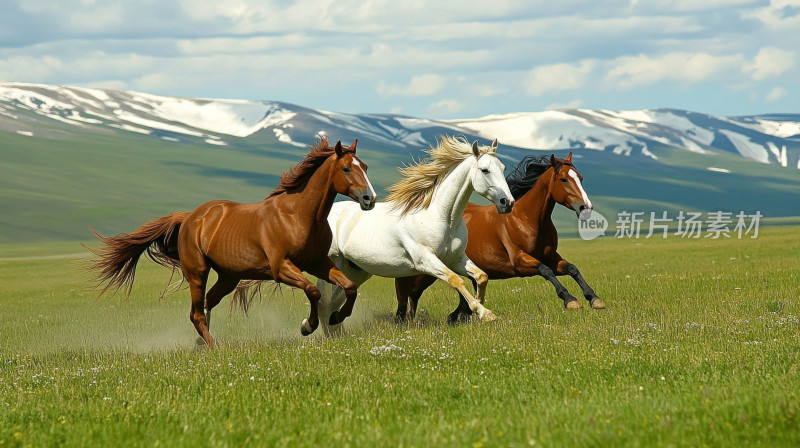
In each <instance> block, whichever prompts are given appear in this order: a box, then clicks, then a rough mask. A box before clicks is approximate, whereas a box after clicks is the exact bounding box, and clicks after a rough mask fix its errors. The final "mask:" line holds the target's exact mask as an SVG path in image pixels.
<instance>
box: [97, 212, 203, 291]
mask: <svg viewBox="0 0 800 448" xmlns="http://www.w3.org/2000/svg"><path fill="white" fill-rule="evenodd" d="M188 216H189V213H186V212H175V213H170V214H169V215H166V216H162V217H161V218H158V219H156V220H155V221H151V222H148V223H146V224H143V225H141V226H139V228H137V229H136V230H135V231H133V232H132V233H123V234H119V235H117V236H102V235H100V234H99V233H97V231H96V230H94V229H92V228H91V227H90V229H91V230H92V232H94V234H95V236H96V237H97V239H99V240H100V241H102V242H103V244H104V246H102V247H100V248H98V249H92V248H89V247H86V246H85V245H84V247H86V249H88V250H89V251H90V252H92V253H94V254H95V255H96V256H97V259H96V260H94V261H92V262H91V263H90V264H89V266H88V268H89V270H92V271H95V272H96V278H95V279H96V280H97V282H98V286H100V285H103V284H105V286H104V287H103V290H102V291H101V292H100V294H99V295H103V294H104V293H105V292H106V291H108V290H109V289H113V290H114V291H118V290H120V289H124V290H125V296H126V297H127V296H130V294H131V288H132V287H133V279H134V276H135V274H136V264H137V263H138V262H139V258H141V256H142V254H147V257H148V258H150V259H151V260H153V261H154V262H156V263H158V264H160V265H161V266H164V267H167V268H171V269H173V271H174V270H175V269H180V266H181V264H180V258H179V257H178V231H179V230H180V227H181V224H182V223H183V222H184V221H185V220H186V217H188Z"/></svg>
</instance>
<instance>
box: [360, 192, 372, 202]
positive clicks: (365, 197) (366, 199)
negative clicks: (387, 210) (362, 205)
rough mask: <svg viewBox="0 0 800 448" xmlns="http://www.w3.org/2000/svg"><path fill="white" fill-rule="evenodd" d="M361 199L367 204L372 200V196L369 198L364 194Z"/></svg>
mask: <svg viewBox="0 0 800 448" xmlns="http://www.w3.org/2000/svg"><path fill="white" fill-rule="evenodd" d="M361 199H363V200H365V201H367V202H369V201H371V200H372V196H369V195H366V194H365V195H364V196H361Z"/></svg>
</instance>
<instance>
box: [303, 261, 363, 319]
mask: <svg viewBox="0 0 800 448" xmlns="http://www.w3.org/2000/svg"><path fill="white" fill-rule="evenodd" d="M308 272H309V273H311V274H312V275H314V276H316V277H317V278H320V279H324V280H325V281H327V282H328V283H330V284H332V285H335V286H337V287H339V288H340V289H341V290H342V291H344V296H345V301H344V304H343V305H342V307H341V308H339V309H335V310H333V312H332V313H331V315H330V317H329V318H328V325H331V326H332V325H339V324H341V323H342V322H344V320H345V319H347V318H348V317H350V315H351V314H353V306H355V303H356V297H358V285H356V284H355V283H354V282H353V281H352V280H350V279H349V278H347V276H346V275H344V273H343V272H342V271H340V270H339V268H337V267H336V265H335V264H333V261H331V259H330V258H327V259H326V260H325V261H324V262H323V263H322V264H321V265H320V266H316V267H314V268H313V269H310V270H309V271H308Z"/></svg>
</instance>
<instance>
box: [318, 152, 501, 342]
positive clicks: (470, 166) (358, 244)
mask: <svg viewBox="0 0 800 448" xmlns="http://www.w3.org/2000/svg"><path fill="white" fill-rule="evenodd" d="M496 151H497V140H495V141H494V142H493V143H492V145H491V146H484V147H480V148H479V147H478V142H477V141H476V142H475V143H473V144H472V145H470V144H469V143H468V142H467V141H466V139H464V138H463V137H462V138H456V137H450V136H445V137H442V138H441V140H440V141H439V144H438V146H436V147H431V148H430V149H429V150H428V151H427V153H428V154H429V156H430V157H429V159H427V160H424V161H421V162H419V163H416V164H413V165H410V166H406V167H404V168H401V169H400V173H401V174H402V175H403V177H404V179H402V180H400V181H399V182H397V183H396V184H395V185H393V186H392V187H390V188H389V192H390V194H389V196H388V197H387V198H386V199H387V202H382V203H378V204H376V206H375V208H374V209H373V210H371V211H370V212H369V213H362V211H361V209H360V208H359V207H358V206H357V204H350V203H347V202H338V203H335V204H334V205H333V208H332V209H331V212H330V214H329V215H328V223H329V224H330V226H331V230H332V231H333V242H332V243H331V248H330V251H329V252H328V255H329V256H330V257H331V259H332V260H333V262H334V263H335V264H336V266H337V267H338V268H339V269H341V270H342V272H344V273H345V275H346V276H347V278H349V279H350V280H352V281H353V282H354V283H355V284H356V285H361V284H363V283H364V282H366V281H367V280H368V279H369V278H370V277H372V276H373V275H378V276H381V277H389V278H398V277H408V276H412V275H419V274H423V273H424V274H428V275H431V276H434V277H436V278H438V279H440V280H444V281H446V282H447V283H448V284H449V285H450V286H451V287H453V288H454V289H455V290H456V291H458V292H459V293H460V294H461V295H462V296H463V297H464V298H466V300H467V302H468V303H469V306H470V309H471V310H472V311H473V312H474V313H476V315H477V316H478V317H479V318H480V319H481V320H485V321H491V320H494V319H496V318H497V317H496V316H495V314H494V313H493V312H491V311H490V310H488V309H487V308H485V307H484V306H483V300H484V295H485V293H486V284H487V283H488V277H487V275H486V274H485V273H484V272H483V271H482V270H480V269H479V268H478V267H477V266H475V264H473V263H472V261H470V260H469V258H467V255H466V254H465V250H466V247H467V227H466V224H465V223H464V218H463V215H464V208H465V207H466V205H467V201H468V200H469V197H470V194H472V192H473V191H475V192H477V193H478V194H480V195H481V196H483V197H485V198H487V199H489V200H490V201H492V202H493V203H494V205H495V206H496V207H497V211H498V212H499V213H508V212H510V211H511V208H512V207H513V206H514V197H513V196H512V195H511V192H510V191H509V189H508V185H507V184H506V180H505V177H504V176H503V171H504V170H505V166H504V165H503V164H502V163H501V162H500V160H498V158H497V155H496ZM351 205H356V207H352V206H351ZM467 275H468V276H470V277H471V278H472V279H473V280H474V282H475V284H476V297H473V296H472V294H470V292H469V291H468V290H467V288H466V286H465V284H464V281H463V280H462V279H461V277H460V276H467ZM317 288H319V290H320V292H321V293H322V297H321V299H320V302H319V310H320V321H321V322H322V323H323V329H324V330H325V332H326V334H331V332H333V331H335V330H338V329H339V328H340V327H339V324H341V322H342V321H343V320H344V319H345V318H346V317H348V316H349V315H350V314H351V313H352V310H353V305H354V302H355V297H352V299H347V300H346V301H345V297H344V292H343V291H342V289H341V288H339V287H338V286H337V287H333V285H330V284H329V283H327V282H325V281H322V280H319V281H318V282H317ZM332 288H333V289H332ZM328 315H330V317H328Z"/></svg>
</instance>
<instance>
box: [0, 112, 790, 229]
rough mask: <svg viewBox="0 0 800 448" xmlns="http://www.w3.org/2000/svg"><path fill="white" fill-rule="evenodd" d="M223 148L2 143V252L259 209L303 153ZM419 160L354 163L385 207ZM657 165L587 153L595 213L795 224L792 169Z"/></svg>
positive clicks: (392, 154)
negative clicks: (220, 209) (214, 208)
mask: <svg viewBox="0 0 800 448" xmlns="http://www.w3.org/2000/svg"><path fill="white" fill-rule="evenodd" d="M39 135H44V136H46V137H39ZM332 137H334V138H335V136H332ZM226 140H227V141H228V142H229V146H215V145H209V144H205V143H202V142H201V141H198V142H173V141H168V140H164V139H160V138H156V137H153V136H147V135H138V134H135V133H129V132H118V131H113V130H109V131H108V132H106V133H97V132H88V131H87V132H81V131H80V130H78V131H76V130H75V128H74V127H69V128H66V127H65V128H59V127H58V126H57V125H56V126H53V127H52V128H51V129H45V130H42V131H41V132H37V136H36V137H29V136H25V135H20V134H18V133H16V132H8V131H0V210H2V213H0V243H13V242H28V241H57V240H90V239H91V238H92V236H91V233H90V231H89V230H88V226H92V227H94V228H96V229H97V230H98V231H100V232H101V233H105V234H115V233H119V232H125V231H130V230H133V228H135V227H136V226H137V225H139V224H141V223H143V222H145V221H147V220H150V219H152V218H153V217H155V216H159V215H163V214H166V213H169V212H172V211H175V210H190V209H193V208H194V207H196V206H197V205H199V204H200V203H202V202H205V201H208V200H212V199H231V200H236V201H241V202H254V201H259V200H261V199H263V198H264V197H266V195H268V194H269V192H270V191H271V190H272V189H273V188H274V187H275V186H276V185H277V183H278V180H279V176H280V173H281V172H283V171H285V170H286V169H288V168H289V167H290V166H291V165H292V164H294V163H297V162H299V161H300V160H302V158H303V156H304V155H305V153H306V149H305V148H299V147H294V146H290V145H285V144H282V143H280V142H278V141H277V140H276V139H274V138H272V137H271V136H269V135H265V136H263V137H258V138H253V137H251V138H248V139H239V140H237V139H231V138H230V137H228V138H227V139H226ZM308 143H310V142H308ZM422 149H423V148H419V150H418V151H415V152H408V151H398V150H397V149H395V148H392V149H391V150H387V149H386V148H380V147H369V146H367V145H359V155H360V157H361V158H362V159H363V160H364V161H365V162H366V163H367V164H368V165H369V174H370V177H371V179H372V181H373V183H374V184H375V187H376V189H378V190H379V195H380V196H381V197H385V196H386V194H385V191H382V190H383V189H384V188H385V187H386V186H388V185H390V184H391V183H393V182H395V181H396V180H397V179H398V174H397V167H398V166H401V165H402V164H403V163H410V162H411V160H412V157H415V158H418V157H420V156H421V155H422V153H421V150H422ZM500 153H501V154H502V155H506V156H509V157H511V158H512V159H513V161H511V160H508V159H504V163H505V164H506V165H507V166H508V167H509V168H512V167H513V164H514V163H515V162H516V161H518V160H519V159H520V158H521V157H523V156H524V155H526V154H529V153H530V151H526V150H521V149H516V148H510V147H502V146H501V148H500ZM656 153H657V155H658V157H659V160H658V161H654V160H651V159H647V158H641V157H624V156H618V155H614V154H611V153H608V152H599V151H591V150H584V151H580V152H579V153H576V158H575V165H576V167H577V168H578V170H579V171H580V172H581V174H582V175H583V176H584V178H585V181H584V184H585V188H586V190H587V192H588V193H589V195H590V197H591V198H592V200H593V202H594V203H595V207H596V209H597V210H598V211H601V212H602V213H603V214H604V215H606V216H607V217H608V218H609V219H613V218H614V217H615V216H616V213H617V212H619V211H622V210H627V211H632V210H637V211H639V210H641V211H651V210H652V211H660V210H667V211H669V212H670V213H672V212H677V211H679V210H702V211H715V210H727V211H733V212H737V211H739V210H744V211H755V210H760V211H761V212H762V214H764V216H766V217H768V218H769V217H780V216H795V215H800V212H798V211H797V210H795V209H793V207H792V206H790V204H793V203H796V201H797V197H798V196H799V195H800V171H798V170H796V169H788V168H781V167H776V166H774V165H763V164H759V163H755V162H750V161H747V160H744V159H742V158H740V157H737V156H734V155H731V154H727V153H721V154H718V155H717V156H715V158H714V159H713V160H714V164H715V165H714V166H715V167H718V168H725V169H729V170H731V173H719V172H711V171H708V169H707V168H708V163H709V157H708V156H699V155H695V154H691V153H687V152H685V151H675V150H671V149H669V148H662V149H661V150H658V151H657V152H656ZM562 155H564V154H562ZM477 200H478V201H480V200H481V198H477ZM557 210H558V211H557V213H556V216H557V224H558V226H559V228H560V229H561V230H562V232H567V233H570V232H572V233H574V232H575V230H576V229H577V226H576V223H575V218H574V214H572V213H571V212H568V211H566V210H565V209H563V208H561V207H559V208H558V209H557Z"/></svg>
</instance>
